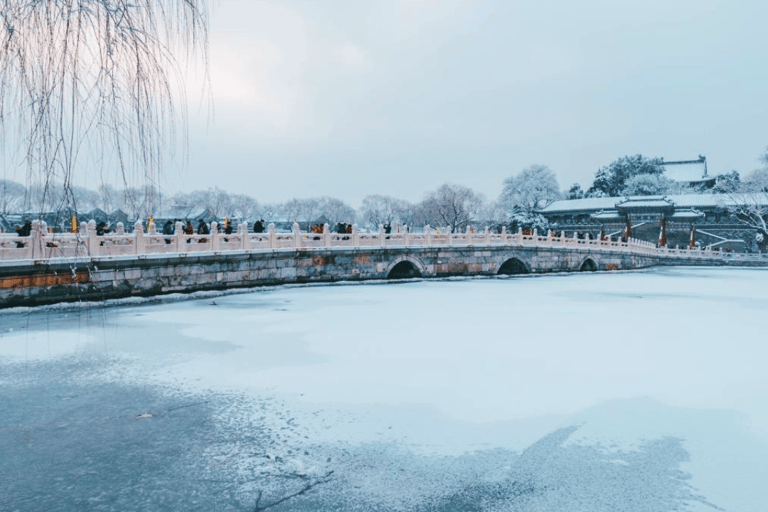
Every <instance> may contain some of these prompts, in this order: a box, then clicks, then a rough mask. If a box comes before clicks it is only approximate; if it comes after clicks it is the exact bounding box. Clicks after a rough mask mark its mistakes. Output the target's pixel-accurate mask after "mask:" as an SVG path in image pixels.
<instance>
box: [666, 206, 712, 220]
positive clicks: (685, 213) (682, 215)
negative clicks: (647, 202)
mask: <svg viewBox="0 0 768 512" xmlns="http://www.w3.org/2000/svg"><path fill="white" fill-rule="evenodd" d="M703 216H704V213H703V212H700V211H698V210H694V209H693V208H691V209H686V210H678V211H676V212H675V213H673V214H672V216H671V217H670V219H671V220H690V219H700V218H702V217H703Z"/></svg>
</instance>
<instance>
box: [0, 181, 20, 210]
mask: <svg viewBox="0 0 768 512" xmlns="http://www.w3.org/2000/svg"><path fill="white" fill-rule="evenodd" d="M0 194H1V195H0V211H1V212H2V214H3V215H7V214H9V213H13V212H16V211H18V210H20V209H22V208H23V207H24V199H25V197H26V195H27V187H25V186H24V185H22V184H21V183H17V182H15V181H11V180H0Z"/></svg>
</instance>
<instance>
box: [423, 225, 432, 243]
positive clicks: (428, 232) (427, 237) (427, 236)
mask: <svg viewBox="0 0 768 512" xmlns="http://www.w3.org/2000/svg"><path fill="white" fill-rule="evenodd" d="M424 245H432V228H431V227H430V226H429V224H427V225H426V226H424Z"/></svg>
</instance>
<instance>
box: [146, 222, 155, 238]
mask: <svg viewBox="0 0 768 512" xmlns="http://www.w3.org/2000/svg"><path fill="white" fill-rule="evenodd" d="M147 233H149V234H150V235H155V234H157V231H156V229H155V221H154V220H151V221H149V224H147Z"/></svg>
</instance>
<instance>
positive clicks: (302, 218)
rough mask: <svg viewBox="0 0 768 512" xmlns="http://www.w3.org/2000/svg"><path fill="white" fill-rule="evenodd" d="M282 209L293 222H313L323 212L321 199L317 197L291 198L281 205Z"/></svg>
mask: <svg viewBox="0 0 768 512" xmlns="http://www.w3.org/2000/svg"><path fill="white" fill-rule="evenodd" d="M280 211H281V212H282V214H283V215H285V216H286V217H288V220H291V221H293V222H306V223H311V222H313V221H315V220H316V219H317V218H318V217H319V216H320V215H321V213H322V210H321V208H320V200H319V199H318V198H316V197H311V198H309V199H291V200H289V201H286V202H284V203H283V204H281V205H280Z"/></svg>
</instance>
